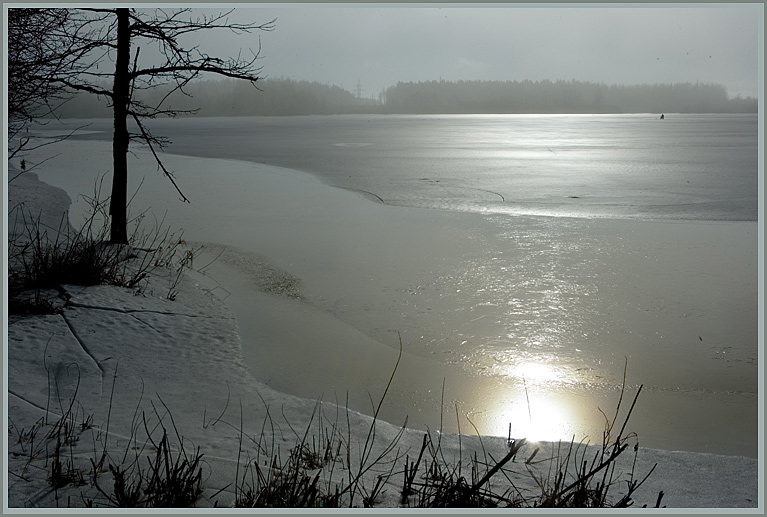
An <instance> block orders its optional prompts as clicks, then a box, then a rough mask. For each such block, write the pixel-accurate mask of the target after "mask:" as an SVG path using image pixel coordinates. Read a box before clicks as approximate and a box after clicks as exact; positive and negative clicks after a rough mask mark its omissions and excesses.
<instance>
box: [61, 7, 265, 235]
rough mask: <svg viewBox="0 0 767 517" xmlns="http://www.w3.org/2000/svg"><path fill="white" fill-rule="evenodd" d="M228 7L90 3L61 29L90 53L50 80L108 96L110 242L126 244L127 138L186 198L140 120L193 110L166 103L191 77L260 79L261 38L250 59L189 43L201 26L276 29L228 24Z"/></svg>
mask: <svg viewBox="0 0 767 517" xmlns="http://www.w3.org/2000/svg"><path fill="white" fill-rule="evenodd" d="M232 12H233V10H230V11H227V12H223V13H218V14H216V15H214V16H211V17H208V16H206V15H202V14H201V15H195V14H194V12H193V11H192V10H191V9H180V10H174V11H165V10H162V9H155V10H153V11H151V12H142V11H138V10H136V9H128V8H114V9H111V8H110V9H99V8H94V9H79V10H72V11H70V12H69V13H68V15H69V19H68V23H67V25H66V34H67V36H68V37H69V38H71V40H72V41H79V42H80V43H81V45H82V46H83V48H84V49H87V51H84V52H83V53H82V54H81V55H79V56H78V60H77V62H76V63H75V64H76V65H77V67H76V70H75V72H76V73H72V71H67V73H61V74H58V75H54V76H52V77H49V78H48V82H49V83H50V84H54V85H63V86H65V87H66V88H68V89H70V90H75V91H79V92H88V93H91V94H94V95H98V96H102V97H105V98H106V99H107V100H108V103H109V105H110V107H111V109H112V112H113V115H114V134H113V139H112V154H113V161H114V170H113V178H112V192H111V197H110V205H109V207H110V208H109V213H110V216H111V217H110V219H111V223H110V224H111V227H110V241H111V242H112V243H116V244H127V243H128V231H127V224H128V219H127V191H128V161H127V155H128V148H129V146H130V141H131V140H133V139H138V140H141V141H143V142H145V143H146V144H147V145H148V146H149V149H150V150H151V152H152V154H153V156H154V158H155V160H156V161H157V164H158V167H159V168H160V169H162V171H163V173H164V174H165V175H166V176H167V177H168V179H170V181H171V182H172V183H173V185H174V187H175V188H176V190H177V191H178V193H179V194H180V195H181V198H182V199H183V200H184V201H188V199H187V198H186V196H184V194H183V193H182V192H181V190H180V189H179V188H178V185H177V184H176V181H175V179H174V177H173V174H172V173H171V171H169V170H168V169H167V168H166V167H165V165H163V163H162V161H161V159H160V157H159V155H158V154H157V152H158V150H161V149H162V148H163V146H164V145H165V144H166V143H167V139H165V138H162V137H156V136H155V135H153V134H152V133H151V131H149V129H148V128H147V127H146V125H145V121H146V120H147V119H153V118H156V117H159V116H171V117H174V116H177V115H179V114H181V113H190V112H194V110H178V109H174V108H173V107H172V106H170V105H169V104H168V102H167V101H168V98H169V96H170V93H173V92H182V93H185V87H186V86H187V85H188V84H189V83H190V82H191V81H193V80H194V79H196V78H199V77H201V76H205V75H207V74H215V75H219V76H224V77H229V78H234V79H240V80H244V81H247V82H249V83H251V84H253V85H254V86H255V83H256V81H257V80H258V79H259V77H258V74H259V73H260V72H261V67H260V66H258V64H257V60H258V59H259V53H260V40H259V45H258V47H257V48H256V49H255V50H253V49H251V50H250V55H249V56H248V57H243V56H242V54H241V53H238V55H237V56H236V57H227V58H223V59H222V58H218V57H213V56H210V55H209V54H207V53H206V52H204V51H203V50H201V49H200V48H199V46H198V45H196V44H193V42H194V41H195V40H194V37H195V36H196V35H197V33H200V32H210V31H214V30H226V31H230V32H233V33H235V34H250V33H252V32H254V31H271V30H273V29H274V20H272V21H270V22H266V23H261V24H257V23H234V22H231V21H230V19H229V16H230V15H231V13H232ZM182 40H183V41H182ZM142 45H144V46H142ZM147 45H148V46H149V53H150V55H149V57H148V58H147V59H145V61H140V59H139V58H140V55H141V49H142V48H145V46H147ZM141 57H143V56H141ZM145 62H146V64H144V63H145ZM110 81H111V84H110ZM158 87H164V88H168V87H170V89H169V92H170V93H168V94H166V95H164V96H163V97H162V98H161V99H160V100H159V101H157V102H155V103H151V104H150V103H146V102H144V101H142V100H140V99H139V96H138V95H136V94H137V92H139V91H141V90H148V89H153V88H158ZM129 118H130V119H132V120H133V121H135V123H136V127H138V132H137V133H133V134H132V133H130V132H129V130H128V119H129Z"/></svg>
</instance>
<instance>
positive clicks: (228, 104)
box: [60, 79, 758, 118]
mask: <svg viewBox="0 0 767 517" xmlns="http://www.w3.org/2000/svg"><path fill="white" fill-rule="evenodd" d="M257 85H258V89H256V88H254V87H253V86H252V85H250V84H248V83H245V82H243V81H236V80H231V79H225V80H201V81H197V82H195V83H191V84H189V85H188V86H186V87H185V89H184V91H185V92H186V95H185V94H182V93H179V92H176V93H174V94H173V95H172V96H170V97H169V99H168V101H167V102H168V104H167V105H168V106H170V107H172V108H173V109H177V110H190V111H193V110H197V111H196V113H197V115H198V116H245V115H264V116H277V115H335V114H352V113H380V114H450V113H477V114H513V113H542V114H544V113H545V114H549V113H664V112H665V113H756V112H757V110H758V100H757V99H754V98H752V97H746V98H741V97H735V98H733V99H729V98H728V95H727V90H726V88H725V87H724V86H722V85H718V84H710V83H695V84H692V83H675V84H642V85H632V86H623V85H606V84H601V83H592V82H584V81H575V80H572V81H562V80H560V81H548V80H547V81H427V82H417V83H413V82H409V83H403V82H400V83H398V84H397V85H396V86H392V87H390V88H387V89H385V90H384V91H382V92H381V93H380V94H379V95H378V98H373V97H367V98H365V97H362V98H361V97H356V96H355V95H354V94H352V93H351V92H349V91H347V90H344V89H343V88H341V87H338V86H331V85H327V84H320V83H317V82H308V81H296V80H293V79H265V80H263V81H259V82H258V83H257ZM166 94H167V90H164V89H162V88H160V87H158V88H154V89H151V90H145V91H140V92H138V95H139V96H140V98H141V99H142V100H143V101H144V102H146V103H149V104H151V103H153V102H159V101H160V100H161V99H162V98H163V97H164V96H165V95H166ZM60 115H61V116H62V117H64V118H67V117H71V118H92V117H107V116H110V112H109V110H108V106H107V103H106V100H105V99H99V98H97V97H95V96H93V95H89V94H80V95H77V96H75V97H73V98H72V100H71V101H69V102H67V103H66V104H65V105H64V106H63V107H62V108H61V111H60Z"/></svg>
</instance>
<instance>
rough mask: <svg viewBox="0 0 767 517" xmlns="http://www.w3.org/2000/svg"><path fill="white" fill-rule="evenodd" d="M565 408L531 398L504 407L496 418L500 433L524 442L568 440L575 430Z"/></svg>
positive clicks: (532, 396) (536, 397) (539, 398)
mask: <svg viewBox="0 0 767 517" xmlns="http://www.w3.org/2000/svg"><path fill="white" fill-rule="evenodd" d="M571 420H572V419H571V418H570V417H569V416H568V413H567V411H566V408H565V407H563V406H561V405H560V404H558V403H557V402H556V401H553V400H551V399H549V398H547V397H545V396H540V395H531V396H530V397H529V405H528V402H527V400H525V401H520V403H518V404H513V405H512V406H511V407H507V408H504V410H503V411H499V412H498V413H497V415H496V418H495V421H496V426H497V428H498V430H499V433H500V432H503V434H506V433H507V432H510V433H511V437H512V438H517V439H519V438H526V439H527V441H528V442H538V441H557V440H569V439H570V438H572V436H573V434H574V432H575V430H574V429H573V427H572V425H571V423H570V422H571Z"/></svg>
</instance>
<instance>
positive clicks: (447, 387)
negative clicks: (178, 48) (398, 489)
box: [14, 5, 763, 459]
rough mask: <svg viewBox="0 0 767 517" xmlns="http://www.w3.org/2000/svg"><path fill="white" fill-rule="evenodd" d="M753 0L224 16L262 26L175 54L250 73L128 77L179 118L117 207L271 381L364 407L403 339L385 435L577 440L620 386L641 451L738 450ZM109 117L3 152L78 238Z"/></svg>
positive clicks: (754, 51) (754, 375) (755, 225)
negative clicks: (156, 79) (175, 251)
mask: <svg viewBox="0 0 767 517" xmlns="http://www.w3.org/2000/svg"><path fill="white" fill-rule="evenodd" d="M209 11H213V10H209ZM759 13H761V8H758V9H757V8H751V7H744V6H736V7H721V6H717V7H710V6H707V5H701V6H694V5H691V6H685V7H679V8H665V7H631V8H624V7H593V8H569V7H567V8H554V7H543V8H516V7H513V6H504V7H487V8H474V7H453V6H449V7H444V8H443V7H437V6H434V7H431V6H428V7H420V8H406V7H400V6H398V7H375V8H366V7H349V8H346V7H337V6H335V7H332V8H331V7H324V8H322V7H317V8H315V7H306V6H303V5H302V6H301V7H293V8H278V7H273V6H269V7H264V8H256V7H250V6H248V8H243V9H240V8H238V9H236V10H235V11H234V13H233V14H232V15H231V18H232V19H237V20H241V19H242V20H247V21H249V22H252V21H253V20H256V21H268V20H275V28H274V30H273V31H265V32H261V33H256V32H254V33H251V34H240V35H235V34H229V33H227V34H225V35H222V36H221V37H220V38H219V39H210V40H208V39H207V38H208V37H209V36H208V35H205V37H204V38H203V37H200V39H198V40H195V39H190V40H189V43H192V44H194V45H197V44H199V45H200V47H201V48H205V49H206V51H208V52H210V53H211V55H214V56H222V57H225V56H229V55H233V54H232V53H233V52H234V55H236V49H240V48H242V49H252V50H253V51H254V52H257V54H258V64H259V66H261V67H262V73H261V74H260V76H259V80H258V81H256V82H255V84H249V83H248V82H247V81H242V80H237V79H231V78H222V77H216V76H213V75H212V74H208V75H205V74H201V75H200V76H199V77H197V78H195V80H193V81H190V82H189V83H188V84H185V85H184V87H183V88H182V89H181V90H178V89H176V88H175V86H176V85H175V84H174V83H171V84H170V85H162V84H161V85H158V86H156V87H154V86H153V87H150V88H145V89H137V90H136V91H135V92H133V94H132V95H134V97H132V100H133V101H136V102H140V103H141V104H142V105H148V106H155V105H159V104H162V105H163V106H164V107H165V108H166V109H168V110H174V111H178V112H179V116H177V117H172V118H169V117H163V116H157V117H151V118H147V120H145V121H144V122H143V124H145V125H146V127H147V128H149V129H150V130H151V133H152V134H153V135H155V136H157V137H162V138H167V140H168V141H167V144H166V145H163V146H162V147H160V146H159V145H157V146H155V147H152V148H150V147H148V146H147V145H146V144H145V143H143V142H132V143H131V147H130V152H129V157H128V160H129V167H130V168H129V170H130V172H129V183H128V190H129V198H130V212H131V214H133V216H135V215H136V214H143V215H142V217H145V218H146V219H145V220H157V221H162V224H164V225H168V226H169V227H171V228H179V229H183V239H184V242H185V243H187V242H188V243H189V244H190V245H192V246H199V249H200V250H202V251H200V252H199V255H198V256H195V258H194V265H195V266H197V265H200V266H201V265H202V264H208V266H206V267H205V268H202V267H198V268H196V269H195V268H194V267H193V268H191V269H192V271H190V273H189V275H190V276H189V278H191V279H193V280H194V282H197V283H199V284H200V285H202V286H205V288H206V289H208V290H209V291H210V292H212V293H214V294H216V293H217V294H218V295H219V296H220V297H221V299H222V300H223V304H225V305H226V306H227V307H228V309H229V310H231V312H232V313H233V314H234V316H235V318H236V322H237V326H238V333H239V335H240V339H241V346H242V356H243V360H244V363H245V365H246V366H247V369H248V370H249V371H250V372H251V373H252V374H253V375H254V377H255V378H256V379H257V380H258V381H259V382H263V383H264V384H266V385H267V386H269V387H270V388H273V389H275V390H277V391H279V392H283V393H286V394H290V395H295V396H298V397H302V398H306V399H310V400H316V399H318V398H320V397H322V398H323V399H324V400H325V401H333V400H335V401H338V400H341V401H344V402H348V404H349V407H350V408H351V409H353V410H355V411H359V412H360V413H363V414H367V415H371V414H373V411H374V409H375V407H373V409H371V399H372V400H376V401H377V397H378V396H379V395H380V393H381V392H382V390H383V389H384V388H385V387H386V385H387V384H386V383H387V381H388V379H389V376H390V375H391V373H392V367H393V365H394V362H395V361H396V358H397V354H398V352H399V350H400V347H401V350H402V359H401V362H400V363H399V365H398V367H397V371H396V375H395V376H394V380H393V382H392V385H391V388H390V390H389V391H388V392H387V397H386V400H385V402H384V403H383V405H382V407H381V412H380V414H378V415H377V416H378V417H379V418H382V419H383V420H385V421H386V422H390V423H393V424H395V425H400V424H402V422H403V421H405V420H406V421H407V425H408V427H410V428H413V429H419V430H427V429H428V430H431V431H435V430H437V429H439V430H440V431H445V432H448V433H456V432H459V431H460V432H462V433H464V434H466V433H468V434H476V433H479V434H480V435H483V436H495V437H506V436H507V435H510V436H513V437H518V438H522V437H525V438H527V439H529V440H547V441H557V440H563V441H565V442H569V441H570V440H571V439H575V440H576V441H581V440H584V441H588V442H591V443H599V442H600V441H601V440H602V433H603V430H604V426H605V418H606V417H605V413H606V414H608V415H610V416H612V414H611V412H612V411H614V410H615V401H616V400H618V399H619V398H620V397H621V396H624V395H622V393H623V391H622V390H624V388H625V393H626V395H625V396H624V397H625V398H624V404H625V403H627V402H626V400H627V399H630V398H631V397H633V396H634V394H635V393H636V392H637V390H638V389H639V386H640V385H641V386H642V395H641V397H640V398H639V399H638V402H637V406H636V409H635V410H634V413H633V414H632V416H631V419H632V420H631V422H630V425H629V428H630V430H631V432H635V433H636V436H637V439H638V441H639V443H641V445H642V446H643V447H649V448H652V449H659V450H665V451H686V452H693V453H712V454H718V455H729V456H744V457H749V458H756V457H757V456H758V454H759V451H760V443H759V426H760V415H759V404H760V395H761V393H760V388H759V374H760V370H759V361H760V355H759V354H760V353H761V346H762V343H760V342H759V314H760V312H759V287H758V278H759V271H758V258H759V248H758V245H759V231H760V227H759V219H760V217H761V215H762V214H761V213H760V205H759V195H760V193H759V180H760V177H762V176H761V175H762V174H763V170H761V169H760V168H759V167H760V164H759V160H758V151H759V145H760V143H761V142H762V137H763V135H760V134H759V129H760V128H759V120H760V119H759V117H760V116H761V115H760V114H759V102H761V98H760V95H762V93H763V89H762V88H763V87H762V85H761V84H760V82H759V80H760V78H759V77H758V71H759V62H758V45H759V37H760V36H759V34H760V30H761V27H760V24H759V23H760V22H759V21H758V20H757V17H756V16H755V14H759ZM233 49H234V50H233ZM132 52H134V53H132V54H131V59H133V57H135V48H133V49H132ZM142 52H144V51H143V50H142ZM107 63H110V62H109V61H107ZM102 66H103V65H102ZM254 86H255V87H254ZM104 88H111V83H110V82H109V81H107V80H105V81H104ZM163 103H164V104H163ZM112 108H113V106H112V103H111V102H110V101H108V100H107V99H106V98H105V97H104V96H96V95H92V94H90V93H87V92H82V93H77V94H73V95H72V98H71V100H69V101H68V102H66V103H64V104H63V105H62V106H61V108H60V109H58V110H57V114H58V115H59V117H60V120H49V121H47V122H46V123H45V124H31V125H30V126H29V128H27V129H25V131H26V133H25V134H26V135H29V136H30V137H32V138H38V139H47V138H54V137H56V136H61V135H66V134H68V132H69V131H74V133H73V134H72V135H71V136H69V137H68V138H67V139H66V140H64V141H63V142H61V143H58V144H56V145H53V146H51V147H50V148H49V149H46V148H42V149H35V150H34V151H32V152H31V154H29V155H25V156H24V159H25V160H26V161H25V163H24V167H28V166H29V165H30V164H31V165H33V166H35V168H34V169H33V171H34V173H35V174H37V176H38V177H39V178H40V180H41V181H43V182H45V183H48V184H50V185H52V186H55V187H59V188H61V189H63V190H64V191H66V193H67V194H68V195H69V197H70V199H71V200H72V205H71V207H70V209H69V219H70V221H71V223H72V224H73V225H75V226H77V225H80V224H83V223H84V222H85V221H86V220H87V210H88V208H89V207H88V204H87V203H85V202H83V199H84V198H83V195H91V194H92V193H93V191H94V182H98V181H99V178H101V177H103V178H104V186H103V187H102V188H103V192H108V190H107V188H108V186H109V183H110V181H111V179H110V175H109V173H110V171H111V167H112V165H111V162H110V160H111V152H112V147H111V145H112V144H111V142H112V136H113V131H114V123H113V120H112V118H111V117H113V110H112ZM128 128H129V130H130V131H131V132H132V134H133V135H140V134H141V131H143V128H139V127H137V126H136V125H135V124H134V123H133V122H131V121H129V124H128ZM75 130H76V131H75ZM157 143H159V141H158V142H157ZM56 148H59V149H61V150H60V151H55V149H56ZM154 152H158V153H160V158H162V163H163V164H164V165H165V166H166V167H168V169H169V170H170V171H171V173H172V177H173V178H174V181H175V182H176V183H177V186H178V188H176V187H174V185H172V184H171V183H170V182H169V181H168V180H167V178H165V177H164V176H163V174H162V172H161V171H160V170H159V169H157V167H156V162H155V158H154V156H153V153H154ZM48 156H51V158H50V159H49V160H48V159H47V158H48ZM21 157H22V155H19V158H18V159H16V162H18V161H19V160H20V159H21ZM14 163H15V162H14ZM19 163H20V162H19ZM38 164H39V165H38ZM16 167H17V168H19V169H20V168H21V165H19V164H16ZM156 169H157V170H156ZM182 196H183V197H184V198H188V200H189V203H184V202H183V201H181V199H180V197H182ZM624 368H625V370H624ZM624 372H625V378H624ZM624 382H625V386H624ZM233 404H234V403H233ZM211 411H212V409H211V408H210V407H208V412H209V413H210V412H211ZM214 412H215V411H214ZM448 415H449V416H448ZM411 456H412V452H411ZM411 459H412V458H411Z"/></svg>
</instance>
